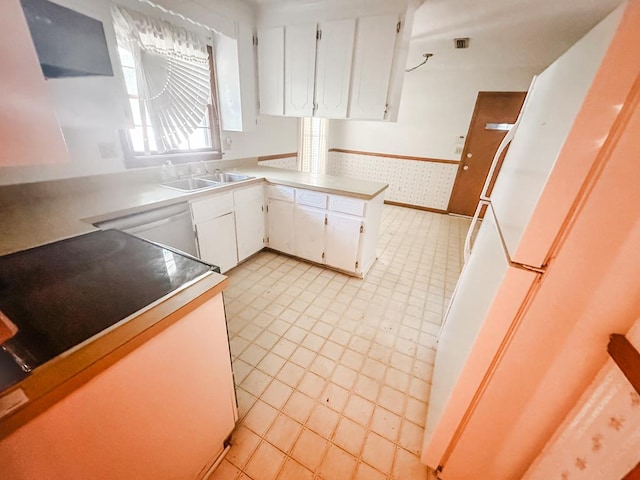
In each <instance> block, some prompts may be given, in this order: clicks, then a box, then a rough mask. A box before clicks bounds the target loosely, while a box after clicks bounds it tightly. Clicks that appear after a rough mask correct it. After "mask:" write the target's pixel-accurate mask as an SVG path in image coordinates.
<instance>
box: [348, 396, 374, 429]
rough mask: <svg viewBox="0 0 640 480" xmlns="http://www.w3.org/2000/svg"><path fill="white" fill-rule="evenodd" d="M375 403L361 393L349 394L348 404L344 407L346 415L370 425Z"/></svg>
mask: <svg viewBox="0 0 640 480" xmlns="http://www.w3.org/2000/svg"><path fill="white" fill-rule="evenodd" d="M373 408H374V404H373V403H372V402H370V401H369V400H367V399H365V398H362V397H361V396H359V395H355V394H352V395H350V396H349V400H348V401H347V405H346V406H345V408H344V412H343V413H344V415H345V416H346V417H349V418H350V419H351V420H353V421H354V422H357V423H359V424H360V425H362V426H363V427H366V426H367V425H369V421H370V420H371V414H372V413H373Z"/></svg>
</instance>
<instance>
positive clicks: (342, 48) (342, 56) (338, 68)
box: [316, 18, 356, 118]
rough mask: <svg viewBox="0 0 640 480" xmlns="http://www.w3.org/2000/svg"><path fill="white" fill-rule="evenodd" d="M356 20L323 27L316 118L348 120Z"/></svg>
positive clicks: (338, 21)
mask: <svg viewBox="0 0 640 480" xmlns="http://www.w3.org/2000/svg"><path fill="white" fill-rule="evenodd" d="M355 29H356V22H355V19H353V18H352V19H347V20H337V21H333V22H326V23H322V24H320V31H321V32H322V33H321V36H320V39H319V40H318V50H317V60H316V104H317V109H316V116H318V117H327V118H345V117H346V116H347V106H348V101H349V80H350V79H351V62H352V60H353V39H354V33H355Z"/></svg>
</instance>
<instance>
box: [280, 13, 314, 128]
mask: <svg viewBox="0 0 640 480" xmlns="http://www.w3.org/2000/svg"><path fill="white" fill-rule="evenodd" d="M315 68H316V24H315V23H312V24H305V25H294V26H291V27H287V29H286V32H285V63H284V73H285V79H284V114H285V115H289V116H300V117H310V116H311V115H313V85H314V76H315Z"/></svg>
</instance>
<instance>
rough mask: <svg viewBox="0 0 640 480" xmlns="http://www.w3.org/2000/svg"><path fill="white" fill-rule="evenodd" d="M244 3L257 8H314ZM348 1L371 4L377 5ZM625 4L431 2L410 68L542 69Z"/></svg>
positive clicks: (419, 16)
mask: <svg viewBox="0 0 640 480" xmlns="http://www.w3.org/2000/svg"><path fill="white" fill-rule="evenodd" d="M244 1H245V2H246V3H247V4H250V5H253V6H257V7H264V6H268V5H275V4H278V5H282V4H285V5H286V4H287V3H289V4H300V3H303V2H307V3H309V2H310V0H244ZM321 1H322V0H316V1H313V2H311V3H319V2H321ZM348 1H351V2H353V1H356V2H357V3H360V4H366V3H367V2H368V1H375V0H348ZM621 1H622V0H425V1H424V3H423V4H422V5H421V6H420V7H419V8H418V9H417V11H416V15H415V20H414V24H413V32H412V41H411V48H410V52H409V58H408V61H407V66H408V67H412V66H414V65H416V64H418V63H420V62H421V61H422V60H423V56H422V54H423V53H434V54H435V55H434V57H433V58H431V59H430V60H429V67H430V68H463V69H466V68H482V67H489V68H495V67H537V68H540V69H542V68H543V67H545V66H547V65H548V64H550V63H551V62H552V61H553V60H555V59H556V58H557V57H558V56H560V55H561V54H562V53H563V52H564V51H565V50H566V49H567V48H569V47H570V46H571V45H572V44H573V43H575V42H576V41H577V40H578V39H579V38H580V37H581V36H582V35H584V34H585V33H586V32H587V31H588V30H589V29H590V28H591V27H593V26H594V25H595V24H596V23H598V22H599V21H600V20H601V19H602V18H604V17H605V16H606V15H607V14H608V13H609V12H610V11H611V10H613V9H614V8H615V7H616V6H617V5H619V4H620V3H621ZM456 37H469V38H470V39H471V41H470V47H469V49H468V50H456V49H454V48H453V39H454V38H456Z"/></svg>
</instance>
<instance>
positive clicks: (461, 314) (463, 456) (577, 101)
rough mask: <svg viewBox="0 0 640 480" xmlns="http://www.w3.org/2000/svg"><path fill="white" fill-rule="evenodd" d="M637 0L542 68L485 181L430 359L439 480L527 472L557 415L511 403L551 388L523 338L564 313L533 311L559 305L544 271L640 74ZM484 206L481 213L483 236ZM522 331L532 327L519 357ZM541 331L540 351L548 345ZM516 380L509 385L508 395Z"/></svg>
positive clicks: (427, 459)
mask: <svg viewBox="0 0 640 480" xmlns="http://www.w3.org/2000/svg"><path fill="white" fill-rule="evenodd" d="M638 3H639V2H638V1H632V2H628V3H627V2H625V3H623V4H622V5H621V6H620V7H619V8H617V9H616V10H614V11H613V12H612V13H611V14H610V15H609V16H607V17H606V18H605V19H604V20H603V21H602V22H601V23H599V24H598V25H596V26H595V27H594V28H593V29H592V30H591V31H590V32H589V33H587V35H585V36H584V37H583V38H582V39H581V40H579V41H578V42H577V43H576V44H575V45H574V46H573V47H571V48H570V49H569V50H568V51H567V52H565V53H564V54H563V55H562V56H561V57H560V58H559V59H558V60H557V61H556V62H554V63H553V64H552V65H550V66H549V67H548V68H547V69H545V70H544V71H543V72H542V73H541V74H540V75H538V76H537V77H536V79H535V80H534V82H533V83H532V87H531V88H530V90H529V92H528V94H527V98H526V100H525V104H524V106H523V109H522V112H521V114H520V116H519V118H518V121H517V122H516V125H515V126H514V128H513V129H512V131H511V132H509V134H508V135H507V137H505V138H506V139H505V141H504V142H503V144H502V145H501V147H500V149H499V151H498V152H497V154H496V158H498V157H499V156H500V154H501V150H502V149H503V148H504V147H506V146H507V145H509V150H508V152H507V154H506V156H505V160H504V163H503V165H502V168H501V170H500V173H499V175H498V177H497V180H496V183H495V187H494V188H493V190H492V191H491V192H490V193H488V192H487V190H486V188H485V190H484V191H483V194H482V197H481V201H480V205H479V206H478V210H477V211H476V217H474V220H473V222H472V224H471V227H470V232H469V236H468V241H467V245H466V247H469V250H470V251H468V252H465V253H466V254H467V255H466V256H467V257H468V258H467V260H466V262H465V265H464V268H463V270H462V273H461V276H460V279H459V281H458V284H457V286H456V290H455V292H454V295H453V298H452V300H451V303H450V305H449V308H448V311H447V313H446V317H445V320H444V322H443V326H442V330H441V333H440V336H439V340H438V345H437V352H436V357H435V367H434V373H433V380H432V387H431V393H430V399H429V406H428V411H427V419H426V426H425V440H424V448H423V454H422V460H423V462H424V463H426V464H427V465H429V466H430V467H431V468H433V469H434V470H436V471H437V473H438V475H439V478H442V479H443V480H455V479H458V478H460V479H464V478H479V477H480V476H481V477H482V478H496V479H501V478H505V479H506V478H520V477H519V476H518V475H521V474H522V473H523V472H524V469H525V467H526V462H527V461H528V460H530V458H529V457H528V455H532V454H535V452H533V451H534V450H535V449H536V448H539V447H540V445H541V444H544V436H545V435H547V434H548V432H549V431H550V430H551V431H552V430H553V428H554V426H555V425H552V424H553V422H555V421H556V419H555V418H547V419H540V421H539V423H540V428H538V429H536V425H535V424H532V423H531V420H530V418H529V417H527V415H523V416H522V418H521V417H520V413H521V411H520V410H518V409H517V408H516V407H515V405H521V404H522V405H525V404H528V403H527V402H529V401H531V399H533V398H537V396H538V395H544V393H543V392H538V391H537V388H538V386H539V385H540V384H541V383H540V382H541V381H542V380H540V382H538V381H537V380H536V382H538V383H536V382H533V381H532V382H530V384H528V383H527V382H526V376H527V375H529V373H531V378H532V379H533V378H538V377H539V378H540V379H544V377H545V372H546V371H545V370H543V369H541V370H540V371H539V372H538V371H537V370H536V371H535V372H534V370H535V368H534V369H532V368H531V363H532V362H533V363H534V364H535V360H533V361H532V358H531V355H529V352H528V350H527V348H529V347H531V348H533V343H535V342H537V341H538V340H539V339H538V337H537V336H536V335H537V334H538V333H540V331H544V330H545V329H546V330H547V331H548V332H550V333H551V332H552V331H553V329H554V327H555V325H558V323H556V322H557V321H558V320H557V319H556V318H542V317H541V316H536V314H535V312H537V311H542V310H543V309H545V308H548V307H549V304H551V303H554V302H555V303H557V304H558V305H561V302H562V295H563V294H562V291H561V290H560V289H558V288H557V287H556V288H555V289H554V290H553V292H554V293H553V294H550V293H547V290H548V289H549V288H550V287H547V286H545V282H546V276H548V272H549V271H550V269H553V267H554V260H555V257H556V256H557V255H558V252H559V251H560V250H559V248H560V246H561V245H564V243H563V242H564V239H565V237H566V236H567V235H569V232H570V231H571V229H572V228H573V224H572V223H571V222H575V219H576V218H578V217H577V213H579V212H577V210H576V208H577V206H579V205H580V202H584V201H586V200H584V199H587V198H589V195H590V191H589V190H588V188H586V186H587V185H589V184H590V182H591V183H592V182H594V181H595V179H597V175H598V171H597V167H598V165H599V163H598V162H600V161H601V159H600V158H599V156H598V155H599V152H600V151H601V150H602V149H603V145H605V143H606V142H605V139H606V138H607V135H608V134H609V133H610V131H611V130H612V126H613V125H615V124H616V122H617V121H619V120H620V118H619V117H620V112H621V111H622V110H624V108H623V105H624V103H625V99H626V96H627V94H628V93H629V92H630V91H632V89H633V83H634V81H635V79H636V75H637V74H639V73H640V59H638V60H634V61H633V64H632V65H625V66H624V67H623V69H622V70H624V71H622V70H621V69H620V67H621V64H620V57H621V56H625V55H627V53H626V51H625V46H626V45H627V46H628V43H627V42H629V41H630V40H631V38H635V37H636V36H637V35H638V34H637V33H635V32H636V31H640V15H639V13H640V9H639V5H638ZM634 48H635V47H634ZM625 58H627V57H625ZM612 78H616V81H617V82H618V84H616V85H615V86H614V85H612V82H611V79H612ZM618 100H619V102H618ZM594 119H595V121H594ZM600 135H602V136H600ZM509 141H510V144H509ZM605 146H606V145H605ZM488 183H489V182H487V185H488ZM481 209H485V210H486V213H485V215H484V219H483V220H482V221H481V225H480V227H479V229H477V235H476V234H475V231H476V226H477V223H478V214H479V213H480V211H481ZM585 218H586V217H585ZM474 236H475V240H473V242H471V239H472V237H474ZM471 244H472V245H471ZM573 253H575V252H573ZM559 265H561V267H558V268H565V269H566V270H568V272H569V273H570V270H571V269H570V268H568V269H567V268H566V266H565V264H564V263H562V262H560V263H559ZM550 277H551V278H552V276H550ZM575 280H576V281H577V282H579V280H580V279H578V278H576V279H575ZM547 283H549V285H551V283H552V281H551V282H547ZM545 288H546V290H545ZM558 310H560V308H558ZM532 312H533V313H532ZM567 324H568V323H567ZM543 327H544V328H543ZM527 329H529V330H531V331H532V332H536V334H535V335H534V334H532V335H531V342H532V345H528V346H527V348H524V347H523V348H522V350H521V352H522V355H519V353H520V352H519V351H518V348H519V347H518V345H520V344H522V345H525V344H526V341H527V340H526V338H525V339H523V338H522V337H523V332H526V331H527ZM541 335H542V334H541ZM543 337H544V336H543V335H542V337H541V339H540V342H541V343H540V344H539V345H537V347H538V350H536V352H540V351H541V350H540V348H542V349H544V338H543ZM519 342H525V343H519ZM549 343H550V344H551V349H552V350H553V348H556V346H554V345H552V344H553V341H551V342H549ZM557 348H558V350H557V351H558V352H560V353H558V354H556V353H553V354H550V356H553V355H555V356H556V357H558V356H561V355H562V352H563V351H562V350H561V348H560V346H557ZM532 351H533V350H532ZM542 351H544V350H542ZM554 352H555V350H554ZM537 354H538V353H536V355H537ZM527 355H529V356H527ZM540 355H541V361H540V364H541V365H543V364H544V365H546V363H545V362H548V363H549V364H551V362H552V360H553V359H547V358H544V353H540ZM505 362H508V363H509V367H508V368H507V367H506V366H505ZM520 362H521V367H522V370H521V375H522V377H525V378H520V379H518V374H517V373H516V375H515V376H514V374H513V372H518V371H519V370H518V368H517V367H518V364H519V363H520ZM594 368H595V367H594ZM507 370H509V372H511V373H510V375H511V377H509V376H508V375H507V373H506V372H507ZM588 374H589V373H588V372H586V373H582V374H581V375H582V377H584V376H588ZM582 377H579V380H581V381H582V380H584V379H583V378H582ZM509 378H511V379H512V381H510V380H508V379H509ZM518 380H522V381H518ZM500 382H503V383H500ZM577 383H579V382H577ZM510 384H513V385H514V389H513V391H510V392H509V393H508V394H507V393H505V392H508V391H509V385H510ZM500 385H501V386H500ZM505 385H506V387H505ZM515 385H518V388H516V387H515ZM558 388H560V386H558ZM576 388H577V387H576ZM551 396H553V392H552V394H551ZM560 396H561V395H560ZM510 399H513V405H510ZM562 401H564V402H566V401H567V400H566V399H565V398H564V397H563V398H562ZM492 402H493V403H492ZM500 402H502V403H500ZM511 406H513V409H512V410H510V407H511ZM525 417H526V418H525ZM488 419H490V421H489V420H488ZM545 420H548V423H549V425H546V424H545ZM527 422H529V423H527ZM520 423H521V424H522V426H523V428H524V426H525V425H526V426H527V428H528V429H530V431H531V434H530V438H526V439H522V438H520V437H519V435H518V433H517V432H520V431H521V430H517V431H516V430H514V428H513V426H514V425H519V424H520ZM494 426H495V430H494ZM543 426H544V428H543ZM522 435H523V437H526V436H527V435H526V434H525V433H524V432H522ZM485 442H486V443H485ZM505 445H506V446H505ZM526 450H529V452H527V453H524V452H525V451H526ZM473 472H475V474H474V473H473ZM474 475H478V477H475V476H474Z"/></svg>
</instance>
